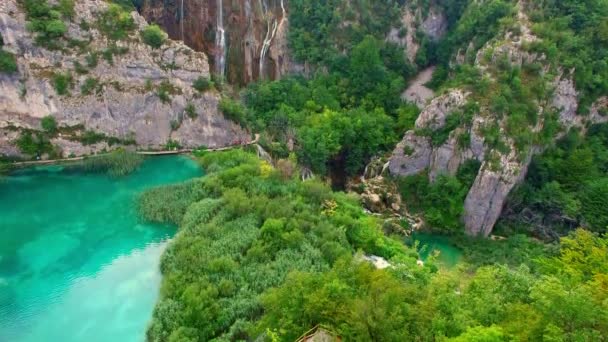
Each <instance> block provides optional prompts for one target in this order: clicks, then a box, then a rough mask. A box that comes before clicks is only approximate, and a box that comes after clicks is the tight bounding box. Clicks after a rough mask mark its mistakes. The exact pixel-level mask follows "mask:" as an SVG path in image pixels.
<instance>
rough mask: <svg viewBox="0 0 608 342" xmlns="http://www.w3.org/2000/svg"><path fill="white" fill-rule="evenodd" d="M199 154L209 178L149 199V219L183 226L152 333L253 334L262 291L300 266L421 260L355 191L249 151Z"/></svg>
mask: <svg viewBox="0 0 608 342" xmlns="http://www.w3.org/2000/svg"><path fill="white" fill-rule="evenodd" d="M200 160H201V162H202V164H203V165H204V167H205V170H206V171H207V172H208V175H207V176H206V177H204V178H202V179H200V180H196V181H192V182H189V183H184V184H181V185H175V186H169V187H164V188H159V189H156V190H151V191H148V192H146V193H144V194H143V195H142V197H141V200H140V205H139V207H140V212H141V213H142V214H143V217H144V218H147V219H149V220H153V221H157V222H173V223H179V224H180V225H181V228H180V231H179V233H178V234H177V236H176V238H175V239H174V241H173V242H172V244H171V246H170V247H169V249H168V250H167V252H166V253H165V255H164V256H163V258H162V261H161V269H162V271H163V273H164V275H165V276H164V282H163V286H162V290H161V300H160V302H159V304H158V305H157V307H156V310H155V313H154V321H153V323H152V325H151V326H150V329H149V331H148V337H149V339H151V340H161V341H164V340H180V341H181V340H194V341H198V340H210V339H212V338H218V337H221V338H222V339H244V338H246V337H247V336H251V335H250V333H251V332H252V331H253V330H252V329H254V328H255V322H256V321H257V320H258V319H259V317H260V315H261V314H262V302H261V301H260V297H259V296H260V294H262V293H265V292H266V291H268V290H269V289H270V288H272V287H275V286H279V285H281V284H282V283H283V282H284V280H285V278H286V277H287V275H288V274H289V273H290V272H292V271H302V272H325V271H327V270H328V269H330V267H331V265H332V264H333V263H334V262H336V260H338V259H340V258H343V257H348V256H350V255H352V254H353V252H354V251H356V250H358V249H361V250H363V251H366V252H367V253H372V254H376V255H381V256H384V257H386V258H393V257H399V258H401V259H403V260H408V261H409V263H411V264H415V260H416V258H415V253H410V254H411V256H409V257H408V254H407V250H406V249H405V247H404V245H403V244H402V243H400V242H398V241H395V240H392V239H389V238H386V237H384V235H383V233H382V231H381V227H380V226H381V225H380V222H379V220H378V219H376V218H372V217H368V216H366V215H365V214H364V213H363V210H362V208H361V207H360V206H359V204H358V200H357V199H356V198H354V197H351V196H349V195H345V194H343V193H332V192H331V190H330V189H329V188H328V187H327V186H325V185H324V184H321V183H319V182H318V181H307V182H302V181H299V180H297V178H294V175H295V174H294V173H293V169H291V171H290V168H287V167H284V168H282V169H273V168H272V167H271V166H270V165H268V164H266V163H265V162H260V161H259V160H258V159H257V157H256V156H255V155H253V154H248V153H245V152H242V151H231V152H226V153H219V154H218V153H215V154H213V153H209V154H205V155H204V156H202V157H201V159H200Z"/></svg>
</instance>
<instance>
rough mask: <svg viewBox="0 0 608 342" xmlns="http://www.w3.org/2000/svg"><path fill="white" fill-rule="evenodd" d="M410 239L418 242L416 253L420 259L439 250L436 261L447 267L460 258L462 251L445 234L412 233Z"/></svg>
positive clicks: (424, 258)
mask: <svg viewBox="0 0 608 342" xmlns="http://www.w3.org/2000/svg"><path fill="white" fill-rule="evenodd" d="M412 239H413V240H415V241H418V242H419V246H418V253H419V254H420V258H421V259H422V260H425V261H426V260H427V259H428V258H429V256H431V255H433V253H435V252H439V256H438V257H437V262H438V263H439V264H440V265H443V266H446V267H448V268H451V267H454V266H456V264H458V262H459V261H460V259H461V258H462V251H461V250H460V249H459V248H457V247H455V246H454V245H452V244H450V242H449V240H448V239H447V238H446V237H445V236H441V235H435V234H429V233H414V234H413V235H412Z"/></svg>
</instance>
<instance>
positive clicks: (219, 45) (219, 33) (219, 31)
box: [215, 0, 226, 76]
mask: <svg viewBox="0 0 608 342" xmlns="http://www.w3.org/2000/svg"><path fill="white" fill-rule="evenodd" d="M216 3H217V27H216V33H215V46H216V49H217V53H216V63H215V64H216V68H217V73H218V74H219V75H220V76H224V74H225V71H226V31H225V30H224V8H223V4H222V0H217V2H216Z"/></svg>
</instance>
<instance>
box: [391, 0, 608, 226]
mask: <svg viewBox="0 0 608 342" xmlns="http://www.w3.org/2000/svg"><path fill="white" fill-rule="evenodd" d="M517 19H518V21H519V24H520V26H521V27H520V30H518V31H517V33H513V32H510V31H507V32H506V33H505V36H504V37H503V39H500V40H496V41H491V42H489V43H488V44H487V45H486V46H485V47H484V48H482V49H481V50H479V51H474V52H473V53H472V54H471V53H470V52H467V53H466V55H472V56H473V57H475V56H476V58H474V60H475V62H474V63H475V66H476V67H478V68H479V69H480V70H482V72H484V73H485V74H486V76H487V78H488V79H492V78H493V75H492V70H493V68H492V67H493V66H495V65H497V64H498V63H502V62H504V61H505V60H506V61H507V62H508V63H510V64H512V65H518V66H521V65H523V64H528V63H534V62H540V63H541V64H542V63H543V62H544V61H545V57H544V56H542V55H539V54H535V53H530V52H529V51H527V50H526V49H525V45H526V44H528V43H530V42H533V41H536V40H537V39H538V38H536V37H535V36H534V35H533V34H532V33H531V30H530V29H529V27H528V25H529V23H528V19H527V17H526V15H525V14H524V13H523V11H522V10H521V8H520V11H519V12H518V14H517ZM462 62H464V60H463V61H461V63H462ZM546 71H547V67H543V69H542V71H541V72H546ZM553 87H554V89H555V91H554V94H553V96H552V98H551V99H550V100H549V101H548V104H546V105H544V106H539V111H540V113H539V114H542V111H543V110H556V111H558V112H559V122H560V124H561V125H562V128H563V130H562V133H561V134H563V133H565V132H567V130H568V129H570V128H572V127H578V128H580V129H582V130H584V129H585V128H586V127H588V125H589V124H590V123H597V122H606V121H608V115H607V111H608V110H606V109H605V108H607V107H608V100H607V99H606V98H601V99H599V100H598V101H597V102H596V103H595V104H594V105H593V106H592V107H591V110H590V114H589V115H587V116H581V115H578V114H577V111H578V100H579V98H578V92H577V91H576V88H575V85H574V82H573V77H572V74H571V72H562V73H561V75H559V76H558V77H557V78H556V79H555V82H554V83H553ZM464 97H466V96H463V94H462V92H461V91H459V90H452V91H449V92H448V93H447V94H444V95H441V96H439V97H437V98H435V99H434V100H432V101H431V102H430V103H429V104H428V105H426V106H425V107H424V109H423V111H422V112H421V114H420V117H419V118H418V120H417V121H416V129H417V131H418V132H423V133H424V131H426V133H427V134H428V132H429V131H437V130H439V129H441V128H443V127H444V126H445V122H446V116H447V115H448V114H449V113H450V112H452V111H454V110H455V109H457V108H458V107H459V106H462V104H464ZM539 117H542V115H539ZM488 124H493V125H497V126H498V129H499V130H500V136H501V139H503V140H504V143H505V144H506V149H503V150H502V151H497V150H490V149H489V148H488V147H487V146H485V141H484V137H483V136H482V135H481V133H482V132H483V128H484V127H487V125H488ZM542 126H543V122H542V120H539V122H538V123H537V125H536V126H535V127H531V130H532V132H534V133H536V132H539V131H540V130H541V129H542ZM463 133H464V134H468V135H469V137H470V139H469V141H470V143H469V145H468V146H466V147H465V148H464V149H463V148H462V146H459V143H458V142H459V141H458V137H459V136H461V135H462V134H463ZM558 137H559V135H558ZM542 149H543V147H542V146H534V145H532V146H530V147H529V148H528V149H527V150H526V151H517V148H516V146H515V143H514V141H513V140H512V139H511V138H510V137H509V136H508V134H507V132H506V119H505V116H498V115H494V113H492V111H491V109H490V108H480V110H479V112H478V113H476V114H475V115H474V117H473V121H472V124H471V127H466V126H464V127H463V126H459V127H457V128H456V129H454V130H453V131H452V132H451V133H450V134H449V137H448V139H447V141H446V142H445V143H443V144H442V145H441V146H432V144H431V140H430V138H427V137H426V136H419V135H416V131H409V132H407V133H406V134H405V136H404V138H403V140H402V141H401V143H399V145H398V146H397V148H396V149H395V151H394V152H393V156H392V158H391V160H390V167H389V170H390V172H391V174H394V175H400V176H408V175H413V174H417V173H419V172H422V171H424V170H425V169H426V170H428V173H429V177H430V180H431V181H432V180H434V179H435V178H436V177H437V176H438V175H439V174H442V173H443V174H454V173H456V171H457V170H458V167H459V166H460V165H461V164H462V163H463V162H464V161H465V160H467V159H477V160H479V161H481V162H482V165H481V168H480V170H479V172H478V174H477V177H476V179H475V181H474V183H473V185H472V187H471V188H470V190H469V192H468V194H467V196H466V199H465V202H464V209H465V214H464V217H463V220H464V225H465V228H466V232H467V234H469V235H481V236H489V235H490V233H491V232H492V229H493V227H494V224H495V223H496V221H497V219H498V218H499V216H500V214H501V212H502V209H503V206H504V204H505V202H506V199H507V196H508V195H509V193H510V192H511V190H512V189H513V188H514V187H515V185H516V184H517V183H519V182H521V180H522V179H523V178H524V177H525V175H526V172H527V169H528V166H529V164H530V161H531V158H532V156H533V155H534V154H536V153H539V152H540V151H542ZM505 150H506V151H505Z"/></svg>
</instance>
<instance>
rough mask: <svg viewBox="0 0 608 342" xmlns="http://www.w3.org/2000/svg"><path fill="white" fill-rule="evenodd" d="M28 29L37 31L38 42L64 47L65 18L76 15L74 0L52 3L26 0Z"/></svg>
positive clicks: (61, 0) (24, 4) (56, 47)
mask: <svg viewBox="0 0 608 342" xmlns="http://www.w3.org/2000/svg"><path fill="white" fill-rule="evenodd" d="M23 7H24V9H25V12H26V14H27V19H28V21H29V23H28V29H29V30H30V31H33V32H35V34H36V36H35V37H36V43H38V44H40V45H43V46H45V47H47V48H50V49H59V48H61V47H63V40H62V39H61V38H63V37H64V35H65V34H66V33H67V31H68V28H67V26H66V24H65V20H70V19H71V18H72V17H73V16H74V1H73V0H60V1H57V2H55V4H54V5H50V4H49V3H48V2H47V0H24V1H23Z"/></svg>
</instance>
